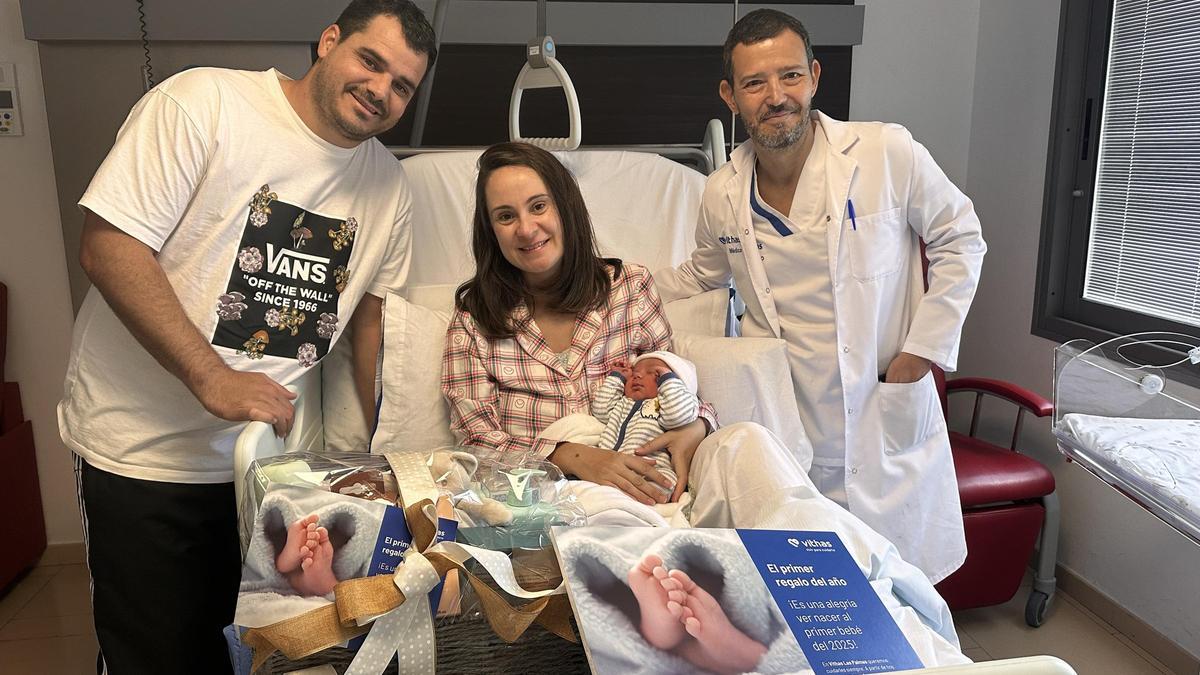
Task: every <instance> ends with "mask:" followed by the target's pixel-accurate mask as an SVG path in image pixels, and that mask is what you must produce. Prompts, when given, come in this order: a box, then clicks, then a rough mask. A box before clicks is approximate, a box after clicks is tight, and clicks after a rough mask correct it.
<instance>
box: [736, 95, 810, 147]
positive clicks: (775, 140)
mask: <svg viewBox="0 0 1200 675" xmlns="http://www.w3.org/2000/svg"><path fill="white" fill-rule="evenodd" d="M810 110H811V107H810V106H803V107H801V108H796V107H793V106H773V107H771V108H768V109H767V111H766V113H765V114H767V115H770V114H772V113H778V112H783V111H793V112H797V113H799V114H798V115H797V117H798V118H799V121H798V122H797V123H796V124H795V125H794V126H792V127H782V128H774V127H768V126H767V123H766V122H765V121H763V120H759V121H758V122H757V123H755V124H751V123H750V121H749V118H747V117H746V116H745V115H742V127H743V128H745V130H746V134H747V135H748V136H750V138H751V139H753V140H754V142H755V143H756V144H757V145H760V146H762V147H764V148H769V149H771V150H783V149H784V148H789V147H791V146H793V145H795V144H796V143H799V142H801V141H803V140H804V137H805V135H807V133H808V126H809V120H808V118H809V111H810Z"/></svg>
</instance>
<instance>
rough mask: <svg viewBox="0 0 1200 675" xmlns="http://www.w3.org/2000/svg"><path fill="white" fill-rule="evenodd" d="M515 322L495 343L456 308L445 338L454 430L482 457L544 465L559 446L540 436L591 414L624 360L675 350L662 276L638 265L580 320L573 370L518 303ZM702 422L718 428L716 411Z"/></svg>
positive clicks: (445, 378) (446, 387) (708, 409)
mask: <svg viewBox="0 0 1200 675" xmlns="http://www.w3.org/2000/svg"><path fill="white" fill-rule="evenodd" d="M514 319H515V323H516V325H517V326H519V328H518V329H517V335H516V337H515V338H508V339H504V340H489V339H488V338H486V337H484V336H483V334H482V333H480V332H479V330H478V329H477V327H476V326H475V322H474V321H473V320H472V319H471V316H470V314H468V313H467V312H464V311H461V310H456V311H455V312H454V317H453V318H452V319H451V320H450V327H449V329H448V330H447V333H446V350H445V354H444V355H443V357H442V393H443V394H445V396H446V400H447V401H448V402H449V403H450V426H451V428H452V429H453V430H454V433H455V435H456V436H458V438H459V441H460V442H461V443H462V444H463V445H465V446H469V447H471V448H472V449H473V450H474V451H475V454H476V455H477V456H479V457H480V458H486V459H500V458H502V457H503V456H505V455H512V454H513V453H530V454H532V455H534V456H536V457H538V458H541V459H545V458H546V457H547V456H549V455H550V453H552V452H553V451H554V448H555V445H557V442H556V441H554V440H549V439H537V438H536V437H537V435H538V433H540V432H541V431H542V430H543V429H545V428H546V427H548V426H550V424H551V423H553V422H554V421H555V420H558V419H559V418H562V417H565V416H567V415H569V414H572V413H585V414H590V412H591V399H592V394H593V392H594V391H595V389H596V388H597V387H599V386H600V383H601V382H602V381H603V380H604V377H605V376H606V375H607V374H608V373H609V371H611V370H612V369H613V366H614V365H615V364H616V363H617V362H618V361H621V360H624V361H626V362H628V361H632V360H633V358H634V357H635V356H637V355H638V354H642V353H644V352H651V351H656V350H661V349H670V348H671V326H670V324H668V323H667V316H666V313H665V312H663V308H662V301H661V300H660V299H659V297H658V291H657V290H655V288H654V279H653V278H652V277H651V276H650V273H649V272H648V271H647V270H646V268H644V267H642V266H640V265H633V264H629V263H626V264H624V265H623V266H622V271H621V276H620V278H618V279H615V280H614V281H613V283H612V290H611V292H610V293H609V296H608V302H607V303H606V304H605V306H604V307H602V308H600V309H598V310H592V311H590V312H586V313H584V314H581V315H579V316H578V317H576V319H575V328H574V331H573V334H572V336H571V346H570V348H569V349H568V350H567V356H566V359H565V361H566V363H565V365H564V363H563V361H562V360H560V359H559V357H558V356H557V355H556V354H555V352H554V350H553V349H551V348H550V346H549V345H548V344H547V343H546V340H545V339H544V338H543V337H542V333H541V330H540V329H539V328H538V326H537V324H536V323H535V322H534V321H533V320H532V319H531V317H530V315H529V308H528V307H527V306H525V305H524V304H521V305H518V306H517V308H516V309H515V310H514ZM700 416H701V417H702V418H704V419H706V420H707V421H708V423H709V427H710V428H711V429H716V428H717V419H716V414H715V412H714V411H713V409H712V406H710V405H708V404H704V406H702V408H701V411H700ZM511 459H512V458H511V457H510V461H511Z"/></svg>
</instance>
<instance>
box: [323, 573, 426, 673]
mask: <svg viewBox="0 0 1200 675" xmlns="http://www.w3.org/2000/svg"><path fill="white" fill-rule="evenodd" d="M392 579H393V581H395V583H396V587H397V588H399V589H400V592H402V593H404V602H403V603H401V604H400V606H399V607H397V608H396V609H393V610H392V611H390V612H388V613H387V614H384V615H383V616H381V617H379V618H378V619H376V620H375V623H374V625H373V626H371V632H370V633H368V634H367V639H366V640H364V641H363V645H362V647H361V648H360V649H359V650H358V654H356V655H355V657H354V660H353V661H351V662H350V667H349V668H348V669H347V670H346V675H380V673H382V672H383V670H384V669H385V668H387V665H388V663H390V662H391V660H392V657H393V656H395V655H396V654H397V653H399V655H400V658H399V666H400V668H399V672H400V675H407V674H409V673H412V674H414V675H426V674H428V673H433V672H434V665H435V663H436V657H437V649H436V648H435V646H434V637H433V616H432V614H431V612H430V607H429V592H430V591H431V590H433V587H434V586H436V585H437V584H438V582H439V581H441V579H440V578H439V577H438V574H437V570H435V569H434V568H433V565H431V564H430V563H429V561H428V560H426V559H425V556H424V555H422V554H421V553H420V552H419V551H416V550H413V549H409V551H408V552H407V553H406V554H405V556H404V564H403V565H401V566H400V567H398V568H397V569H396V573H395V574H394V575H392Z"/></svg>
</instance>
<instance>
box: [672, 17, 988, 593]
mask: <svg viewBox="0 0 1200 675" xmlns="http://www.w3.org/2000/svg"><path fill="white" fill-rule="evenodd" d="M725 64H726V65H725V70H726V73H725V80H723V81H722V82H721V85H720V93H721V97H722V98H723V99H724V100H725V102H726V103H727V104H728V105H729V107H730V109H731V110H733V111H734V112H735V113H737V114H738V115H739V116H740V117H741V118H742V121H743V123H744V125H745V127H746V130H747V132H748V133H749V135H750V139H751V142H749V143H744V144H743V145H741V146H740V147H739V148H738V149H737V150H736V151H735V152H734V153H733V156H732V158H731V161H730V162H729V163H728V164H726V165H725V166H724V167H722V168H721V169H720V170H719V171H717V172H716V173H714V174H713V175H712V176H711V177H710V178H709V180H708V184H707V186H706V188H705V191H704V198H703V203H702V207H701V213H700V218H699V223H698V225H697V229H696V241H697V248H696V251H695V252H694V253H693V254H692V257H691V259H690V260H689V261H688V262H686V263H684V264H683V265H682V266H680V267H679V268H676V269H668V270H662V271H660V272H658V273H656V274H655V275H654V276H655V280H656V281H657V283H658V287H659V291H660V293H661V294H662V296H663V299H664V301H667V300H672V299H675V298H679V297H687V296H691V295H694V294H696V293H700V292H703V291H705V290H709V289H712V288H718V287H722V286H728V285H729V284H730V282H732V283H733V285H734V286H735V287H736V288H737V289H738V291H739V293H740V294H741V296H742V297H743V299H744V300H745V303H746V313H745V315H744V316H743V318H742V334H743V335H747V336H771V337H781V338H783V339H784V340H785V341H786V342H787V344H788V356H789V363H790V366H791V370H792V380H793V384H794V387H795V391H796V399H797V401H799V403H800V408H801V420H802V422H803V423H804V427H805V430H806V431H807V432H808V434H809V437H810V440H811V441H812V444H813V448H814V459H813V466H812V468H811V469H810V472H809V475H810V476H811V477H812V479H813V482H814V483H815V484H816V485H817V487H818V488H819V489H820V490H821V492H822V493H823V494H825V495H826V496H827V497H829V498H831V499H833V500H834V501H836V502H838V503H840V504H841V505H842V506H845V507H847V508H849V510H850V511H851V512H852V513H854V514H855V515H857V516H858V517H859V518H861V519H862V520H864V521H865V522H866V523H867V524H868V525H871V526H872V527H873V528H874V529H876V530H877V531H879V532H880V533H881V534H883V535H884V536H886V537H887V538H889V539H891V540H892V541H893V542H894V543H895V544H896V546H897V548H899V550H900V553H901V555H902V556H903V557H904V558H905V559H906V560H908V561H909V562H911V563H913V564H914V565H916V566H917V567H919V568H920V569H921V570H922V571H923V572H925V574H926V576H928V577H929V579H930V580H931V581H933V582H934V583H936V582H938V581H940V580H941V579H943V578H945V577H946V576H948V575H949V574H950V573H951V572H953V571H954V570H955V569H957V568H958V567H959V566H960V565H961V564H962V562H963V560H964V559H965V557H966V542H965V539H964V536H963V525H962V514H961V509H960V506H959V501H958V487H957V482H956V480H955V475H954V464H953V461H952V458H951V455H950V445H949V439H948V437H947V435H946V425H945V421H944V417H943V414H942V411H941V407H940V403H939V400H938V396H937V391H936V387H935V384H934V381H933V375H932V373H931V372H930V365H931V364H937V365H938V366H940V367H941V368H943V369H944V370H948V371H951V370H954V369H955V366H956V361H957V358H958V343H959V334H960V331H961V329H962V325H963V321H964V319H965V317H966V314H967V309H968V307H969V306H970V304H971V299H972V298H973V297H974V295H975V287H976V284H977V282H978V280H979V269H980V265H981V263H982V261H983V255H984V251H985V250H986V247H985V245H984V242H983V238H982V236H981V235H980V227H979V219H978V218H977V217H976V216H975V212H974V208H973V207H972V205H971V201H970V200H969V199H968V198H967V197H966V196H965V195H963V193H962V192H960V191H959V190H958V188H956V187H955V186H954V185H953V184H952V183H951V182H950V180H949V179H948V178H947V177H946V175H945V174H944V173H943V172H942V171H941V169H939V168H938V166H937V165H936V164H935V163H934V161H933V159H932V158H931V157H930V155H929V152H928V151H927V150H926V149H925V148H924V147H923V146H922V145H921V144H919V143H917V142H916V141H914V140H913V138H912V136H911V135H910V134H909V133H908V131H907V130H906V129H904V128H903V127H901V126H898V125H895V124H883V123H876V122H870V123H856V122H839V121H836V120H833V119H831V118H829V117H827V116H826V115H823V114H821V113H818V112H813V111H812V110H811V101H812V97H813V94H814V93H815V92H816V90H817V83H818V81H819V79H820V74H821V66H820V64H819V63H818V62H817V61H815V60H814V59H813V57H812V50H811V47H810V42H809V37H808V33H807V31H806V30H805V28H804V26H803V25H802V24H801V23H800V22H799V21H797V20H796V19H794V18H793V17H791V16H788V15H787V14H783V13H781V12H777V11H774V10H756V11H754V12H751V13H749V14H747V15H746V16H745V17H744V18H742V19H741V20H740V21H738V22H737V24H735V25H734V27H733V28H732V29H731V30H730V33H729V37H728V39H727V40H726V43H725ZM922 240H923V241H924V242H925V243H926V246H927V249H926V253H927V256H928V259H929V273H928V274H929V276H928V278H929V285H928V290H926V289H925V284H924V275H923V272H922V265H921V250H920V241H922Z"/></svg>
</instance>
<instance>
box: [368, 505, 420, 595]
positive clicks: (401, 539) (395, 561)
mask: <svg viewBox="0 0 1200 675" xmlns="http://www.w3.org/2000/svg"><path fill="white" fill-rule="evenodd" d="M411 544H412V535H411V534H409V532H408V523H406V522H404V512H403V511H401V510H400V509H398V508H396V507H395V506H389V507H387V508H386V509H384V511H383V522H382V523H381V524H380V526H379V537H378V538H377V539H376V540H375V553H374V554H373V555H372V556H371V567H370V568H369V569H368V571H367V576H371V577H373V576H375V575H376V574H392V573H393V572H395V571H396V567H398V566H399V565H400V563H402V562H404V552H405V551H407V550H408V547H409V546H410V545H411Z"/></svg>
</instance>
